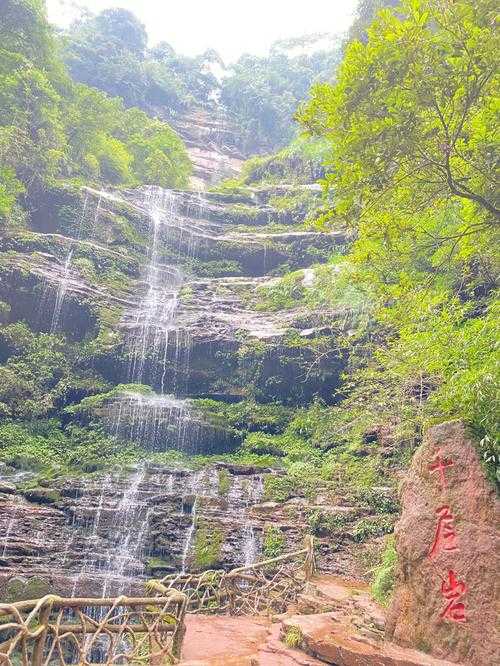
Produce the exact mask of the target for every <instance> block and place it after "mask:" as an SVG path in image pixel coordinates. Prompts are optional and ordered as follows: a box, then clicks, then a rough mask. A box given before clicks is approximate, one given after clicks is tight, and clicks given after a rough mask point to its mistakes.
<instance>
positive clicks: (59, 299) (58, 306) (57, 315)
mask: <svg viewBox="0 0 500 666" xmlns="http://www.w3.org/2000/svg"><path fill="white" fill-rule="evenodd" d="M101 199H102V193H99V199H98V202H97V207H96V211H95V214H94V227H95V225H96V224H97V221H98V219H99V212H100V208H101ZM88 200H89V192H88V191H85V198H84V200H83V206H82V212H81V215H80V219H79V221H78V228H77V232H76V236H75V238H74V239H72V240H71V242H70V245H69V248H68V252H67V254H66V259H65V260H64V266H63V270H62V273H61V275H59V276H56V279H57V292H56V300H55V303H54V309H53V312H52V321H51V324H50V333H51V334H54V333H57V331H58V330H59V324H60V321H61V314H62V309H63V305H64V301H65V298H66V294H67V292H68V288H69V285H70V282H71V279H72V272H71V265H72V262H73V254H74V245H75V243H77V242H78V241H79V240H80V239H81V237H82V230H83V225H84V222H85V215H86V212H87V205H88ZM44 300H45V298H42V301H44Z"/></svg>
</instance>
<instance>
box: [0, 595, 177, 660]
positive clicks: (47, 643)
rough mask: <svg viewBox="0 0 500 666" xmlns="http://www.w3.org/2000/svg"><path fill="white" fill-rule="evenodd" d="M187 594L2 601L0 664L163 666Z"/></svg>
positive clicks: (173, 646) (171, 656)
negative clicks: (128, 665) (10, 602)
mask: <svg viewBox="0 0 500 666" xmlns="http://www.w3.org/2000/svg"><path fill="white" fill-rule="evenodd" d="M186 602H187V598H186V596H185V595H184V594H182V593H181V592H177V591H175V590H170V591H169V592H168V594H165V595H164V596H162V597H155V598H151V597H142V598H137V597H133V598H132V597H130V598H129V597H124V596H122V597H117V598H114V599H94V598H81V599H77V598H71V599H64V598H62V597H58V596H54V595H49V596H46V597H43V599H38V600H34V601H21V602H18V603H14V604H0V665H1V666H69V665H70V664H71V665H73V664H74V665H78V666H93V665H94V664H97V663H98V664H100V665H101V664H105V665H109V666H111V665H112V664H113V665H114V664H130V665H132V664H133V665H134V666H139V665H142V664H144V665H146V664H149V665H150V666H165V665H166V664H169V663H174V660H175V658H176V657H178V656H180V649H181V645H182V640H183V637H184V632H185V627H184V615H185V612H186Z"/></svg>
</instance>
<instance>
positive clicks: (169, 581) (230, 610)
mask: <svg viewBox="0 0 500 666" xmlns="http://www.w3.org/2000/svg"><path fill="white" fill-rule="evenodd" d="M315 569H316V564H315V557H314V542H313V539H312V537H307V539H306V543H305V547H304V548H303V549H301V550H297V551H294V552H292V553H287V554H286V555H281V556H280V557H275V558H272V559H267V560H264V561H261V562H257V563H256V564H252V565H250V566H247V567H238V568H237V569H232V570H231V571H229V572H226V571H223V570H212V571H204V572H203V573H200V574H189V573H188V574H170V575H168V576H165V577H164V578H162V579H161V580H152V581H149V583H148V584H147V590H148V592H149V593H150V594H166V593H167V592H168V590H172V589H175V590H179V591H181V592H183V593H184V594H185V595H186V597H187V602H186V607H187V612H188V613H217V614H228V615H259V614H263V613H264V614H276V613H282V612H284V611H285V610H286V609H287V607H288V606H289V605H290V604H292V603H294V602H295V601H296V600H297V598H298V596H299V594H300V593H301V592H302V591H303V590H304V589H305V587H306V585H307V582H308V581H309V580H310V579H311V577H312V576H313V574H314V572H315Z"/></svg>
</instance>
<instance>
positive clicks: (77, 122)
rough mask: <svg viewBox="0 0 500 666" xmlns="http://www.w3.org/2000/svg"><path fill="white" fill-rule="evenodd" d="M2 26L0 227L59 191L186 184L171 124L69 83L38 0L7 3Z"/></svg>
mask: <svg viewBox="0 0 500 666" xmlns="http://www.w3.org/2000/svg"><path fill="white" fill-rule="evenodd" d="M1 19H2V20H1V22H0V44H1V50H0V111H1V113H0V161H1V167H0V224H2V225H3V226H5V225H22V224H23V223H24V221H25V217H26V215H29V214H30V213H31V212H33V211H36V210H37V209H38V208H40V206H43V204H44V202H45V201H46V199H47V198H48V197H50V190H51V189H53V188H57V187H61V186H62V185H68V186H69V185H72V184H73V185H80V184H83V183H86V184H91V183H109V184H119V185H139V184H141V183H160V184H163V185H164V186H182V185H185V184H186V183H187V177H188V175H189V173H190V163H189V160H188V157H187V154H186V151H185V148H184V146H183V144H182V142H181V140H180V139H179V138H178V137H177V135H176V134H175V133H174V132H173V131H172V130H171V129H170V127H169V126H168V125H166V124H165V123H162V122H160V121H157V120H152V119H150V118H148V117H147V116H146V114H145V113H143V112H142V111H140V110H139V109H136V108H130V109H125V107H124V105H123V102H122V101H121V100H120V99H115V98H111V97H108V96H107V95H105V94H103V93H102V92H99V91H97V90H95V89H93V88H89V87H87V86H85V85H79V84H76V83H74V82H73V81H72V80H71V79H70V77H69V76H68V74H67V72H66V70H65V67H64V65H63V64H62V60H61V58H60V55H59V48H58V43H57V41H56V40H55V38H54V35H53V34H52V31H51V29H50V28H49V26H48V24H47V21H46V19H45V14H44V7H43V3H42V2H40V1H39V0H7V1H6V2H4V3H2V7H1Z"/></svg>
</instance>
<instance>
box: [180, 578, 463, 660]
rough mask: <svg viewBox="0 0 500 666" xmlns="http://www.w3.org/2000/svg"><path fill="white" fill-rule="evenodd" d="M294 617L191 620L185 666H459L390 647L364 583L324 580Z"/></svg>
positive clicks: (303, 599)
mask: <svg viewBox="0 0 500 666" xmlns="http://www.w3.org/2000/svg"><path fill="white" fill-rule="evenodd" d="M292 611H294V612H290V613H288V614H286V615H285V616H282V617H279V618H275V619H274V620H271V619H267V618H263V617H228V616H213V615H212V616H206V615H205V616H203V615H190V616H188V618H187V631H186V638H185V640H184V649H183V654H182V660H181V665H180V666H321V665H323V664H325V663H326V664H335V665H336V666H453V665H452V663H451V662H448V661H443V660H440V659H435V658H433V657H430V656H429V655H427V654H425V653H423V652H418V651H416V650H410V649H406V648H402V647H399V646H397V645H395V644H394V643H390V642H388V641H385V640H384V623H385V614H384V610H383V609H382V608H381V607H380V606H378V604H376V603H375V602H374V601H373V600H372V599H371V597H370V594H369V590H368V588H367V586H366V585H365V584H364V583H360V582H357V581H352V580H346V579H342V578H339V577H336V576H321V577H318V578H316V579H315V580H314V582H313V583H312V584H311V586H310V588H309V589H308V591H307V593H306V594H303V595H302V596H301V598H300V599H299V601H298V604H297V606H296V608H295V609H292ZM287 636H288V637H289V638H290V637H292V636H293V638H294V639H295V641H296V643H297V649H291V648H288V647H287V646H286V644H285V642H284V641H283V639H284V638H285V637H287ZM455 666H456V664H455Z"/></svg>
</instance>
